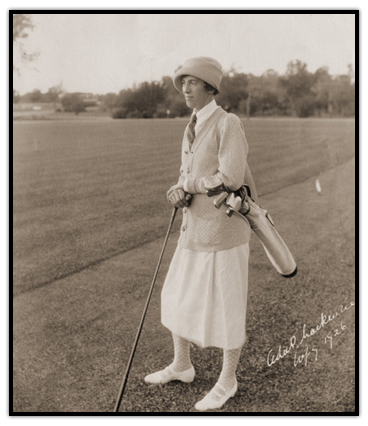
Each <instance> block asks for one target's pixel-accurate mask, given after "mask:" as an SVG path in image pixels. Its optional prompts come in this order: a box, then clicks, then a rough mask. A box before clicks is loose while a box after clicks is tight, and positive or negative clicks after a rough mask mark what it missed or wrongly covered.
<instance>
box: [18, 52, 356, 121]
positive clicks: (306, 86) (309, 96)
mask: <svg viewBox="0 0 368 426" xmlns="http://www.w3.org/2000/svg"><path fill="white" fill-rule="evenodd" d="M96 98H97V99H98V104H99V108H100V109H101V110H103V111H104V112H105V113H108V114H111V116H112V117H114V118H172V117H183V116H186V115H189V114H190V112H191V111H190V110H189V109H188V108H187V107H186V105H185V102H184V99H183V95H182V94H180V93H179V92H177V91H176V89H175V88H174V86H173V83H172V78H171V77H168V76H165V77H163V78H162V79H161V80H160V81H154V82H147V81H145V82H143V83H141V84H139V85H135V86H134V87H132V88H129V89H124V90H121V91H120V92H119V93H108V94H105V95H96ZM216 101H217V104H218V105H221V106H222V107H223V108H224V109H225V110H226V111H229V112H234V113H236V114H239V115H243V116H244V115H245V116H248V117H254V116H297V117H311V116H316V117H352V116H354V115H355V79H354V72H353V69H352V66H349V67H348V72H347V73H346V74H344V75H337V76H333V75H330V74H329V71H328V68H326V67H322V68H319V69H318V70H317V71H315V72H314V73H311V72H309V71H308V69H307V64H305V63H303V62H301V61H299V60H296V61H291V62H289V63H288V64H287V70H286V72H285V74H283V75H279V74H277V73H276V72H275V71H274V70H268V71H266V72H265V73H264V74H262V75H261V76H254V75H252V74H246V73H239V72H236V70H234V69H233V70H230V71H229V72H227V73H226V74H225V75H224V77H223V80H222V83H221V93H220V94H219V95H218V96H216ZM13 102H61V105H62V107H63V109H64V110H65V111H74V112H75V113H79V112H81V111H83V110H84V109H85V108H86V107H87V106H88V103H86V102H85V100H84V102H83V101H82V99H81V95H80V94H78V93H67V94H65V93H64V94H61V91H60V90H59V89H58V88H51V89H49V91H48V92H47V93H41V92H40V91H39V90H34V91H33V92H30V93H27V94H25V95H23V96H19V95H17V93H16V92H15V91H13Z"/></svg>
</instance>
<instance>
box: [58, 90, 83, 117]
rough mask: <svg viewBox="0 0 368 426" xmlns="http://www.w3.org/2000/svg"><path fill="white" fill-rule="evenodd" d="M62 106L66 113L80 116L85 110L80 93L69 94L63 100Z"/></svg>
mask: <svg viewBox="0 0 368 426" xmlns="http://www.w3.org/2000/svg"><path fill="white" fill-rule="evenodd" d="M61 105H62V106H63V108H64V110H65V111H66V112H74V113H75V114H76V115H78V114H79V113H80V112H83V111H84V110H85V105H84V102H83V100H82V99H81V97H80V95H79V94H78V93H68V94H66V95H65V96H63V98H62V99H61Z"/></svg>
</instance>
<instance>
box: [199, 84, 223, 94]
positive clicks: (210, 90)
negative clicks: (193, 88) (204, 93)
mask: <svg viewBox="0 0 368 426" xmlns="http://www.w3.org/2000/svg"><path fill="white" fill-rule="evenodd" d="M203 85H204V87H205V89H207V90H208V91H209V92H210V93H211V92H212V94H213V96H216V95H218V94H219V93H220V92H219V91H218V90H217V89H215V88H214V87H213V86H211V85H210V84H208V83H206V82H205V81H204V82H203Z"/></svg>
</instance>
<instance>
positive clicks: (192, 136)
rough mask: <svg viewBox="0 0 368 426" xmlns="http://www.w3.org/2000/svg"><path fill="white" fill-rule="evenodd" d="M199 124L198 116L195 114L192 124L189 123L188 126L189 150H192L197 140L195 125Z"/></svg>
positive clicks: (191, 120)
mask: <svg viewBox="0 0 368 426" xmlns="http://www.w3.org/2000/svg"><path fill="white" fill-rule="evenodd" d="M196 123H197V116H196V115H195V114H193V115H192V117H191V119H190V122H189V126H188V132H187V138H188V142H189V149H190V150H191V149H192V145H193V142H194V139H195V131H194V128H195V125H196Z"/></svg>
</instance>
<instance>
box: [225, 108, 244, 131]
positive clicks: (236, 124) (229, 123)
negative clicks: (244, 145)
mask: <svg viewBox="0 0 368 426" xmlns="http://www.w3.org/2000/svg"><path fill="white" fill-rule="evenodd" d="M222 111H223V114H222V115H221V120H220V122H219V124H220V126H221V127H222V130H223V131H224V130H225V129H226V128H228V127H231V128H240V129H242V130H243V131H244V126H243V123H242V122H241V120H240V118H239V117H238V116H237V115H235V114H233V113H232V112H227V111H225V110H224V109H223V110H222Z"/></svg>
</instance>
